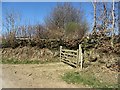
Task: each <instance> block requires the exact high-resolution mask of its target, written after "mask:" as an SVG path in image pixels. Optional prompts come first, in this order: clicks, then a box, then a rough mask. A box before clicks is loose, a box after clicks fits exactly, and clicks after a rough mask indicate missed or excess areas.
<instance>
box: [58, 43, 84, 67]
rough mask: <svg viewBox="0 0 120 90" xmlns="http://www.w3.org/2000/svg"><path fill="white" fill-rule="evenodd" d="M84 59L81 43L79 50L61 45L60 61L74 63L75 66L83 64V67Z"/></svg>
mask: <svg viewBox="0 0 120 90" xmlns="http://www.w3.org/2000/svg"><path fill="white" fill-rule="evenodd" d="M82 60H83V55H82V48H81V45H79V49H77V50H69V49H63V48H62V46H60V61H62V62H65V63H68V64H71V65H74V66H75V67H79V66H81V69H82V63H83V61H82Z"/></svg>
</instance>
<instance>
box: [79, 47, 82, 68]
mask: <svg viewBox="0 0 120 90" xmlns="http://www.w3.org/2000/svg"><path fill="white" fill-rule="evenodd" d="M79 60H80V62H81V65H80V66H81V69H82V63H83V56H82V48H81V45H79Z"/></svg>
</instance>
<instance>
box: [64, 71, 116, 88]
mask: <svg viewBox="0 0 120 90" xmlns="http://www.w3.org/2000/svg"><path fill="white" fill-rule="evenodd" d="M62 79H63V80H64V81H66V82H67V83H73V84H84V85H88V86H90V87H92V88H117V87H118V86H117V85H116V84H112V85H110V84H109V83H104V82H101V81H99V80H98V79H97V78H96V77H95V76H94V75H92V73H91V74H86V73H82V72H74V71H72V72H67V73H65V74H64V76H62Z"/></svg>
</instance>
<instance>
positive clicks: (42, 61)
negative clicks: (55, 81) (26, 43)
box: [0, 58, 59, 64]
mask: <svg viewBox="0 0 120 90" xmlns="http://www.w3.org/2000/svg"><path fill="white" fill-rule="evenodd" d="M56 59H57V58H54V59H52V60H47V61H45V60H18V59H14V58H12V59H6V58H3V59H2V60H1V62H0V63H1V64H47V63H51V62H58V61H59V60H56Z"/></svg>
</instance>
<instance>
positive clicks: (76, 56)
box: [61, 52, 77, 57]
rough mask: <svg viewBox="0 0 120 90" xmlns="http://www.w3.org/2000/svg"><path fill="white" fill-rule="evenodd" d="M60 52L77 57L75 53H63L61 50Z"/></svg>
mask: <svg viewBox="0 0 120 90" xmlns="http://www.w3.org/2000/svg"><path fill="white" fill-rule="evenodd" d="M61 54H64V55H70V56H74V57H77V55H75V54H71V53H63V52H61Z"/></svg>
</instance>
